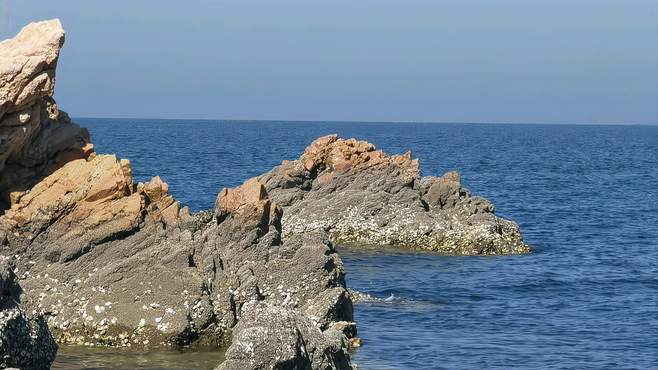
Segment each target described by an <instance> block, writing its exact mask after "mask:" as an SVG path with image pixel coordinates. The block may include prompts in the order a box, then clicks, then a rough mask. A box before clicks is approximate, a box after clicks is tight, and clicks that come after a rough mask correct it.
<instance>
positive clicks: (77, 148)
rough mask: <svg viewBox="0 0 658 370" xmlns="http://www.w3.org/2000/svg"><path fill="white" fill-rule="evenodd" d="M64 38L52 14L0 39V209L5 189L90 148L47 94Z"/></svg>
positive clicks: (20, 186)
mask: <svg viewBox="0 0 658 370" xmlns="http://www.w3.org/2000/svg"><path fill="white" fill-rule="evenodd" d="M63 42H64V30H63V29H62V26H61V24H60V22H59V21H58V20H51V21H44V22H38V23H32V24H30V25H28V26H26V27H24V28H23V30H21V32H20V33H19V34H18V35H17V36H16V37H15V38H13V39H9V40H5V41H2V42H0V210H2V209H4V208H6V207H7V203H8V202H9V197H10V195H9V193H10V192H11V191H16V190H19V191H20V190H26V189H29V188H30V187H32V185H34V184H35V183H36V182H38V181H39V180H40V178H41V176H43V175H44V174H47V173H49V172H52V171H53V170H54V169H56V168H57V167H58V166H60V165H61V164H62V163H66V162H67V161H68V160H70V159H72V158H86V157H87V156H88V155H89V153H90V152H91V151H92V146H91V144H89V134H88V133H87V131H86V130H85V129H81V128H80V127H79V126H78V125H76V124H74V123H72V122H71V120H70V119H69V118H68V115H67V114H66V113H64V112H62V111H60V110H59V109H58V108H57V105H56V104H55V101H54V100H53V99H52V96H53V93H54V88H55V68H56V66H57V58H58V57H59V51H60V48H61V46H62V44H63Z"/></svg>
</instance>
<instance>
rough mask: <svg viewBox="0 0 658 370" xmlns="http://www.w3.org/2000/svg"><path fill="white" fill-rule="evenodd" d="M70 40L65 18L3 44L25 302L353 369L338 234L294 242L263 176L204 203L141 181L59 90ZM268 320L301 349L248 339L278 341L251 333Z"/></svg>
mask: <svg viewBox="0 0 658 370" xmlns="http://www.w3.org/2000/svg"><path fill="white" fill-rule="evenodd" d="M63 40H64V32H63V30H62V28H61V24H60V23H59V21H57V20H53V21H45V22H39V23H33V24H30V25H28V26H26V27H25V28H24V29H23V30H22V31H21V32H20V33H19V35H18V36H17V37H16V38H14V39H12V40H7V41H3V42H2V43H1V44H0V50H2V51H3V53H2V55H3V57H4V55H9V56H10V58H3V60H2V62H1V63H0V81H3V88H2V90H0V107H1V109H0V135H1V136H0V138H2V140H1V141H0V199H2V206H1V207H0V255H6V256H17V258H16V259H15V270H16V271H17V273H16V275H17V278H18V279H19V281H20V285H21V287H22V289H23V294H22V296H21V299H22V302H21V304H22V306H23V307H24V309H25V310H28V311H34V312H37V313H39V314H42V315H43V316H44V317H45V318H46V319H45V320H47V323H48V326H49V327H50V328H51V330H52V331H53V334H54V336H55V338H56V340H57V341H58V342H59V343H63V344H67V343H72V344H86V345H105V346H122V347H124V346H125V347H147V348H151V347H157V346H179V345H211V346H228V350H227V353H228V354H229V356H227V361H231V362H230V364H231V365H230V367H231V368H237V369H252V368H254V363H263V364H265V363H269V364H276V363H278V362H277V361H279V362H280V361H282V360H281V359H282V358H284V357H285V359H286V360H284V362H286V363H297V364H304V365H303V366H307V365H308V366H316V365H318V364H322V366H323V368H326V369H339V368H340V369H343V368H349V367H350V366H351V365H350V359H349V353H348V351H347V350H348V346H349V341H348V336H353V335H355V334H356V333H355V330H351V331H350V330H338V329H336V328H337V326H336V325H337V324H341V323H347V324H344V325H345V326H350V325H351V327H354V323H353V316H352V303H351V300H350V296H349V295H348V294H347V290H346V287H345V271H344V268H343V265H342V262H341V260H340V257H339V256H338V255H337V253H336V251H335V249H334V247H333V244H332V243H331V242H330V241H329V240H328V239H327V238H326V235H325V234H323V233H308V234H305V235H298V236H295V237H291V238H287V239H286V240H285V241H283V240H282V238H281V233H282V229H281V215H282V211H281V208H280V207H279V206H278V205H277V204H276V202H274V201H272V199H271V198H270V197H269V194H267V192H266V191H265V190H264V188H263V187H262V185H260V184H258V183H255V184H249V185H246V186H245V187H244V189H245V190H247V189H251V190H253V192H251V191H245V192H244V193H240V192H232V191H228V190H227V191H226V192H225V193H224V194H223V196H224V198H223V199H226V202H223V203H222V202H219V203H218V205H217V207H216V208H215V209H214V210H211V211H205V212H198V213H194V214H192V213H190V212H189V210H188V209H187V208H185V207H183V208H181V207H180V205H179V203H178V202H177V201H176V200H175V199H174V198H173V197H172V196H171V195H169V193H168V186H167V184H166V183H165V182H163V181H162V180H161V179H160V178H159V177H155V178H153V179H152V180H150V181H149V182H146V183H137V184H135V183H134V182H133V179H132V171H131V167H130V162H129V161H127V160H119V159H117V158H116V157H115V156H113V155H99V154H96V153H95V152H94V151H93V146H92V145H91V143H90V142H89V135H88V133H87V132H86V130H84V129H81V128H80V127H78V126H77V125H75V124H73V123H72V122H71V121H70V120H69V119H68V116H67V115H66V114H65V113H63V112H61V111H59V109H58V108H57V106H56V104H55V102H54V100H53V99H52V94H53V91H54V81H55V66H56V63H57V56H58V55H59V48H60V47H61V46H62V44H63ZM27 67H29V73H24V72H26V71H28V69H26V68H27ZM7 82H11V84H6V83H7ZM17 89H18V90H21V93H17V91H16V90H17ZM26 94H27V95H26ZM35 113H39V114H35ZM28 116H29V117H28ZM260 313H262V314H263V315H266V314H267V315H271V316H272V317H276V320H267V321H265V322H264V321H263V320H262V316H261V315H260ZM341 325H343V324H341ZM39 327H40V328H44V327H45V326H44V325H41V326H39ZM263 328H264V329H266V330H267V331H268V333H272V335H288V334H290V335H291V338H296V339H295V342H294V343H295V351H293V352H287V349H285V348H282V347H279V346H277V345H275V343H274V342H271V343H270V344H271V345H272V346H271V347H269V349H267V350H266V349H265V348H262V349H263V351H257V352H254V353H251V354H249V353H246V352H245V351H244V348H243V347H242V344H243V343H244V341H245V340H247V339H250V338H252V339H254V340H256V339H259V340H265V341H269V338H270V337H269V336H268V335H265V336H258V337H254V336H253V335H252V334H253V333H256V332H259V333H260V332H261V330H262V329H263ZM46 330H47V328H46ZM250 333H251V334H250ZM272 338H274V337H272ZM16 340H17V339H16V338H13V337H12V338H11V341H12V343H16V342H15V341H16ZM245 356H247V357H245ZM309 364H311V365H309ZM226 366H229V365H225V366H224V367H225V368H226ZM300 366H302V365H300Z"/></svg>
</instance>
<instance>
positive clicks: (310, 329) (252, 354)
mask: <svg viewBox="0 0 658 370" xmlns="http://www.w3.org/2000/svg"><path fill="white" fill-rule="evenodd" d="M233 338H234V339H233V343H232V344H231V347H229V349H228V351H227V352H226V361H225V362H223V363H222V364H221V365H220V366H219V367H218V368H217V369H218V370H229V369H230V370H250V369H300V370H301V369H309V370H310V369H320V370H330V369H351V368H352V366H351V365H350V360H349V359H350V357H349V354H348V353H347V352H346V350H345V349H346V348H347V346H348V344H347V341H346V337H345V335H344V334H343V333H342V332H340V331H338V330H336V329H334V328H328V329H325V330H324V331H322V330H321V329H320V326H319V324H318V323H316V322H313V321H312V320H310V319H309V318H308V317H306V316H304V315H300V314H299V313H298V312H296V311H294V310H289V309H286V308H283V307H281V306H278V305H267V304H263V303H256V302H251V303H248V304H246V305H244V306H243V308H242V319H241V321H240V323H239V324H238V325H237V326H236V328H235V335H234V337H233Z"/></svg>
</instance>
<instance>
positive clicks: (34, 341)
mask: <svg viewBox="0 0 658 370" xmlns="http://www.w3.org/2000/svg"><path fill="white" fill-rule="evenodd" d="M20 293H21V288H20V286H19V285H18V281H17V277H16V275H15V274H14V271H13V266H12V264H11V263H10V260H9V258H7V257H4V256H1V255H0V368H2V369H4V368H7V367H17V368H21V369H49V368H50V365H51V364H52V362H53V361H54V360H55V355H56V353H57V345H56V344H55V341H54V339H53V337H52V335H51V333H50V331H49V329H48V325H47V324H46V320H45V319H44V318H43V316H42V315H40V314H33V315H28V314H26V313H25V312H24V311H23V310H21V308H20V307H19V302H20Z"/></svg>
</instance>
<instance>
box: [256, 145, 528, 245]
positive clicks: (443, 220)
mask: <svg viewBox="0 0 658 370" xmlns="http://www.w3.org/2000/svg"><path fill="white" fill-rule="evenodd" d="M256 180H257V181H258V182H260V183H262V184H263V185H264V187H265V190H266V191H267V193H268V194H269V196H270V197H271V198H272V199H273V200H274V201H275V202H277V203H278V204H280V205H281V206H282V207H283V210H284V213H283V219H282V223H283V232H284V235H283V236H284V237H289V236H291V235H294V234H302V233H307V232H309V231H314V230H321V231H326V232H328V233H329V234H330V235H331V238H332V240H334V241H335V242H339V243H342V244H347V245H364V244H365V245H391V246H398V247H404V248H410V249H424V250H432V251H438V252H442V253H447V254H458V255H480V254H518V253H527V252H529V251H530V248H529V247H528V245H526V244H525V242H524V241H523V239H522V237H521V233H520V230H519V227H518V225H517V224H516V223H514V222H513V221H510V220H506V219H503V218H501V217H498V216H496V215H495V213H494V206H493V204H491V203H490V202H489V201H487V200H486V199H484V198H481V197H476V196H472V195H471V193H470V192H469V191H468V190H467V189H465V188H464V187H462V186H461V183H460V176H459V174H457V173H454V172H451V173H447V174H446V175H444V176H443V177H439V178H437V177H425V178H421V177H420V171H419V164H418V161H417V160H413V159H412V158H411V154H410V153H406V154H404V155H393V156H388V155H386V154H385V153H383V152H382V151H380V150H376V149H375V147H374V146H373V145H372V144H370V143H367V142H365V141H357V140H354V139H348V140H343V139H339V138H337V137H336V136H335V135H330V136H325V137H322V138H319V139H317V140H316V141H315V142H313V143H312V144H311V145H310V146H309V147H308V148H307V149H306V150H305V151H304V154H303V155H302V156H301V157H300V158H299V159H297V160H294V161H284V162H283V163H282V164H281V165H280V166H278V167H276V168H274V169H273V170H272V171H270V172H268V173H266V174H264V175H261V176H259V177H257V178H256Z"/></svg>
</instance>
